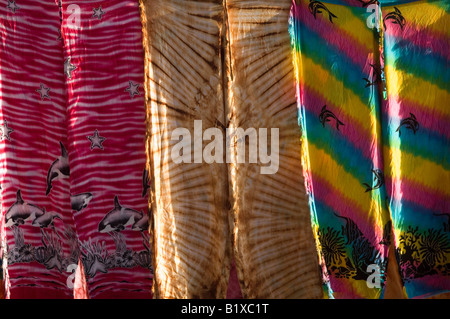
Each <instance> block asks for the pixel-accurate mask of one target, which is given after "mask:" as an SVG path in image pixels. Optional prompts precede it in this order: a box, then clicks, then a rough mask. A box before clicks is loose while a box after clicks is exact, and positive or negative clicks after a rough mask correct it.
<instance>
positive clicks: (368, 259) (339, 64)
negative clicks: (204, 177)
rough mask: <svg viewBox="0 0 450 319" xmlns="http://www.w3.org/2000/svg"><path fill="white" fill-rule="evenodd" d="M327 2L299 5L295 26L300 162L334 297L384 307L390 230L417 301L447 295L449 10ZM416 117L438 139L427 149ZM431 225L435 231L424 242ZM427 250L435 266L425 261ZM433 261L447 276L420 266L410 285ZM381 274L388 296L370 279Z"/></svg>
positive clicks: (429, 140) (428, 141)
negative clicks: (373, 302) (372, 301)
mask: <svg viewBox="0 0 450 319" xmlns="http://www.w3.org/2000/svg"><path fill="white" fill-rule="evenodd" d="M328 2H330V1H327V2H326V3H325V2H319V1H315V0H311V1H308V0H300V1H294V4H293V6H292V11H291V19H290V30H291V38H292V47H293V58H294V65H295V69H296V75H297V80H298V86H297V87H298V105H299V124H300V125H301V126H302V132H303V133H302V135H303V136H302V140H303V141H302V142H303V151H302V160H303V166H304V175H305V181H306V183H307V190H308V193H309V195H310V208H311V216H312V224H313V229H314V231H315V234H316V241H317V246H318V252H319V255H320V257H321V258H320V259H321V261H322V269H323V271H324V282H325V285H324V287H325V290H326V295H328V296H329V297H332V298H378V297H382V296H383V286H384V280H385V278H384V272H385V268H386V263H387V252H388V247H389V244H390V237H391V236H390V235H391V230H392V226H394V234H395V243H396V245H397V246H396V247H397V253H399V256H400V259H399V263H400V266H401V271H402V275H403V279H404V280H405V287H406V292H407V293H408V296H409V297H416V296H424V295H427V294H436V293H439V292H441V291H445V290H446V289H448V282H449V281H448V277H447V278H442V277H441V276H444V275H446V274H448V252H449V247H448V245H450V244H449V240H448V232H447V234H445V229H442V230H440V228H442V224H443V222H444V220H443V219H445V216H448V215H445V214H444V213H445V210H447V213H448V207H449V205H448V202H449V196H448V187H446V186H445V185H448V181H449V177H448V173H449V171H448V163H449V162H448V150H449V147H448V146H449V143H448V136H449V135H448V133H449V131H448V125H447V126H446V125H445V123H448V108H446V104H445V98H446V94H447V95H448V91H447V89H446V88H448V71H447V70H446V69H448V67H447V66H448V34H447V35H446V34H444V33H443V32H445V31H443V30H446V28H445V23H446V22H445V19H448V14H446V11H448V10H447V9H446V8H445V7H444V2H433V3H431V2H417V3H407V4H402V5H397V4H396V5H395V8H397V10H396V9H395V8H394V7H393V6H389V7H385V6H384V5H383V4H381V6H379V5H378V4H377V2H375V1H373V2H363V1H340V2H337V1H333V4H331V3H328ZM371 4H372V5H373V6H369V5H371ZM374 6H375V9H374ZM414 6H424V7H423V8H420V9H419V8H418V7H417V8H416V9H411V8H414ZM380 7H381V8H382V11H383V17H384V23H382V19H381V18H380V15H379V13H380V11H379V8H380ZM400 8H410V9H409V11H408V10H406V11H408V12H410V14H411V15H412V14H413V12H415V17H411V19H410V21H415V22H414V23H413V22H411V23H413V25H414V26H415V27H414V28H410V27H408V22H406V26H405V25H404V24H405V21H404V20H403V19H402V17H401V16H400V15H399V14H398V12H397V11H398V10H399V9H400ZM400 11H401V9H400ZM390 12H393V13H392V14H390V15H388V13H390ZM427 15H428V17H427ZM403 17H405V15H403ZM446 17H447V18H446ZM405 20H408V19H407V18H405ZM377 21H379V23H376V22H377ZM371 24H372V25H371ZM384 26H385V27H386V30H385V33H383V29H384ZM399 30H400V31H399ZM383 40H384V43H383ZM446 41H447V42H446ZM414 56H415V57H414ZM384 58H385V59H386V70H385V69H384ZM414 61H420V62H419V64H415V63H414ZM416 63H417V62H416ZM385 77H386V79H387V81H385ZM413 97H415V99H414V98H413ZM385 98H387V101H386V100H385ZM447 98H448V97H447ZM447 101H448V99H447ZM423 105H426V106H423ZM414 111H415V112H416V113H417V114H415V115H414V116H413V114H414ZM427 112H428V113H427ZM409 113H412V114H409ZM419 114H420V115H421V116H422V118H423V117H426V118H427V119H426V120H425V122H426V124H425V123H424V124H423V125H426V126H427V127H428V128H429V131H425V129H423V131H424V132H422V133H425V134H426V136H422V139H420V138H418V137H419V134H418V133H419V132H417V128H418V127H420V128H421V125H422V124H417V123H416V120H417V119H418V118H417V115H419ZM410 135H411V136H410ZM403 139H406V140H407V141H405V142H403V143H400V140H401V141H403ZM419 141H420V142H419ZM419 144H420V145H419ZM423 144H425V145H423ZM400 145H401V147H400ZM385 174H386V176H385ZM437 176H439V180H438V179H437V178H436V177H437ZM418 192H420V193H421V194H417V193H418ZM407 199H408V200H407ZM390 210H391V211H392V219H391V218H390V213H389V212H390ZM423 214H428V215H427V216H428V220H429V225H428V228H426V230H425V231H422V233H421V234H422V237H420V238H419V237H417V238H416V237H414V236H417V232H418V230H417V229H415V227H417V226H419V225H421V227H423V226H424V225H423V223H421V224H419V223H418V220H421V221H423V219H424V217H423ZM441 214H442V217H443V219H442V220H439V219H438V218H439V217H438V216H435V215H441ZM391 220H392V221H393V222H392V221H391ZM419 228H420V227H419ZM419 232H420V231H419ZM412 237H414V238H412ZM427 245H428V246H429V247H428V248H427ZM412 249H416V250H414V251H413V250H412ZM420 251H422V254H424V255H425V256H427V257H422V259H420V260H419V259H417V258H418V254H419V253H420ZM411 253H412V255H411ZM427 258H428V261H429V262H430V263H434V265H435V266H436V267H438V268H439V267H440V268H439V270H438V269H436V268H435V269H433V270H431V269H430V267H429V266H430V265H429V264H426V263H422V266H420V267H422V268H423V267H426V266H428V268H427V270H428V273H427V275H428V277H426V278H425V276H421V277H423V280H422V281H421V282H420V283H419V281H418V280H410V279H411V278H410V277H411V276H413V277H414V276H416V275H417V274H419V273H420V271H419V272H418V267H419V261H422V260H425V259H427ZM437 262H439V265H438V264H437ZM375 265H377V266H379V267H380V268H378V269H379V270H380V276H379V278H378V279H379V280H380V282H379V283H380V285H377V284H376V282H373V280H372V279H373V278H374V277H373V276H371V275H374V274H376V272H374V269H375V270H377V267H376V266H375ZM414 267H416V268H414ZM413 268H414V269H413ZM430 275H432V276H433V278H432V279H430V277H429V276H430ZM414 278H417V277H414ZM445 279H446V280H445ZM408 280H409V281H408ZM413 282H416V283H417V284H416V285H414V283H413ZM439 283H440V285H441V287H440V288H439V287H438V286H439ZM419 286H420V287H419Z"/></svg>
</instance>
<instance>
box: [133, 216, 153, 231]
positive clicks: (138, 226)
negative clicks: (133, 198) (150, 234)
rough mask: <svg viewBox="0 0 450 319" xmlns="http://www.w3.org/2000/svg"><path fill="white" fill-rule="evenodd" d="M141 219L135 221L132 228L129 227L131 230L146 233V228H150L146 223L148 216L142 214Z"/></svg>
mask: <svg viewBox="0 0 450 319" xmlns="http://www.w3.org/2000/svg"><path fill="white" fill-rule="evenodd" d="M141 213H142V218H141V219H139V220H137V221H136V222H135V223H134V224H133V226H132V227H131V229H132V230H138V231H147V230H148V228H149V227H150V225H149V222H148V215H147V214H144V212H142V211H141Z"/></svg>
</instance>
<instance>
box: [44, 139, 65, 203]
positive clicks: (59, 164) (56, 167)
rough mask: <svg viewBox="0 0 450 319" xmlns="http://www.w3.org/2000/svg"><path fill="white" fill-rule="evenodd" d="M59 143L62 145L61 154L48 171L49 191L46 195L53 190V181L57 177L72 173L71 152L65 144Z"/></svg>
mask: <svg viewBox="0 0 450 319" xmlns="http://www.w3.org/2000/svg"><path fill="white" fill-rule="evenodd" d="M59 145H60V146H61V156H60V157H58V158H57V159H56V160H55V161H54V162H53V163H52V165H51V166H50V168H49V170H48V173H47V191H46V193H45V195H48V194H50V191H51V190H52V181H53V180H54V179H55V178H58V177H61V176H63V177H64V176H66V177H67V176H69V175H70V168H69V153H68V152H67V150H66V148H65V147H64V145H63V144H62V143H61V142H59Z"/></svg>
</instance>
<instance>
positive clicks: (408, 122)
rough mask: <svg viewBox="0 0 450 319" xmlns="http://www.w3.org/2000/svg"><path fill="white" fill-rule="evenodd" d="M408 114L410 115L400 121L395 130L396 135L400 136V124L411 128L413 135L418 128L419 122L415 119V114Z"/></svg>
mask: <svg viewBox="0 0 450 319" xmlns="http://www.w3.org/2000/svg"><path fill="white" fill-rule="evenodd" d="M409 115H411V116H410V117H407V118H406V119H403V120H401V121H400V126H399V127H398V128H397V130H396V132H398V136H402V131H401V130H400V129H401V128H402V126H404V127H406V128H407V129H410V130H412V131H413V133H414V135H415V134H416V132H417V131H418V130H419V122H418V121H417V118H416V116H415V115H414V114H412V113H409Z"/></svg>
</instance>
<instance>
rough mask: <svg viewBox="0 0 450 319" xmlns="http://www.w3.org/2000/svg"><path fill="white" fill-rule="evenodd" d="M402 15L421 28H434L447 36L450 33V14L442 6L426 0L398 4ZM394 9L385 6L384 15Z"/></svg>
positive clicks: (433, 29)
mask: <svg viewBox="0 0 450 319" xmlns="http://www.w3.org/2000/svg"><path fill="white" fill-rule="evenodd" d="M395 7H397V8H398V9H399V10H400V12H401V13H402V16H403V17H404V18H405V20H406V21H407V23H408V22H411V23H413V24H414V25H416V26H419V27H421V28H426V29H428V30H432V31H433V32H436V33H440V34H443V35H446V36H449V35H450V28H449V27H448V26H449V24H450V15H449V14H447V13H446V12H445V10H444V9H443V8H442V7H439V6H438V5H434V4H431V3H427V2H426V1H422V2H416V3H412V4H411V3H408V4H403V5H396V6H395ZM392 11H394V6H389V7H383V8H382V12H383V17H384V16H385V15H386V14H387V13H389V12H392Z"/></svg>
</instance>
